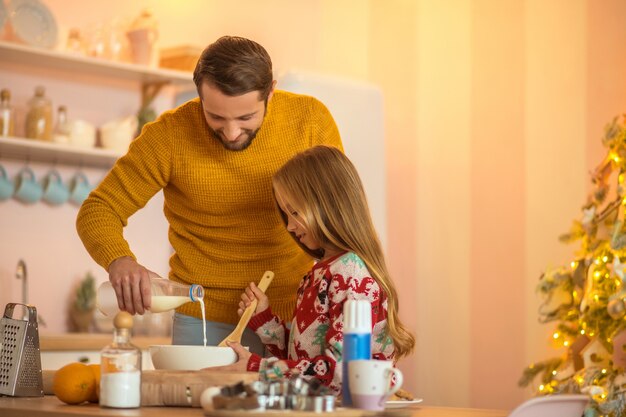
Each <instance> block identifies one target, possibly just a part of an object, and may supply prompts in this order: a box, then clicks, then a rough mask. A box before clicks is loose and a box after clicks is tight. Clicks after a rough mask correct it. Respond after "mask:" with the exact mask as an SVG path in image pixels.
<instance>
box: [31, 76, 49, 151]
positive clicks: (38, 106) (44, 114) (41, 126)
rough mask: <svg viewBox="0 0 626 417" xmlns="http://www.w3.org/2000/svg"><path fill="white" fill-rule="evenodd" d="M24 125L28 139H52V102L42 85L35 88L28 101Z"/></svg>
mask: <svg viewBox="0 0 626 417" xmlns="http://www.w3.org/2000/svg"><path fill="white" fill-rule="evenodd" d="M25 127H26V129H25V133H26V137H27V138H29V139H38V140H46V141H49V140H52V127H53V126H52V102H51V101H50V99H49V98H48V97H46V89H45V88H44V87H42V86H37V87H36V88H35V95H34V96H33V97H32V98H31V99H30V100H29V101H28V113H26V126H25Z"/></svg>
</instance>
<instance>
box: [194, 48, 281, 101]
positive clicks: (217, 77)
mask: <svg viewBox="0 0 626 417" xmlns="http://www.w3.org/2000/svg"><path fill="white" fill-rule="evenodd" d="M273 81H274V76H273V73H272V60H271V59H270V56H269V54H268V53H267V51H266V50H265V48H263V47H262V46H261V45H259V44H258V43H256V42H254V41H251V40H249V39H246V38H241V37H238V36H222V37H221V38H219V39H218V40H217V41H215V42H213V43H212V44H210V45H209V46H207V47H206V49H205V50H204V51H203V52H202V55H201V56H200V59H199V60H198V63H197V64H196V69H195V70H194V72H193V82H194V83H195V84H196V88H197V90H198V94H200V87H201V86H202V84H203V83H204V82H209V83H211V84H212V85H214V86H215V87H217V88H218V89H219V90H220V91H221V92H222V93H224V94H226V95H227V96H239V95H242V94H246V93H249V92H251V91H258V92H259V94H260V99H261V100H266V99H267V98H268V96H269V94H270V91H271V89H272V82H273Z"/></svg>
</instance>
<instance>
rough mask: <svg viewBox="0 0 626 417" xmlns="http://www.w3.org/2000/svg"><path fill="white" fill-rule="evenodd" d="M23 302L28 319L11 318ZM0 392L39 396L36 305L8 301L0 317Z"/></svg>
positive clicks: (41, 381)
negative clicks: (16, 307)
mask: <svg viewBox="0 0 626 417" xmlns="http://www.w3.org/2000/svg"><path fill="white" fill-rule="evenodd" d="M16 305H22V306H24V307H26V309H27V310H28V320H21V319H14V318H13V317H12V316H13V310H14V308H15V306H16ZM0 338H1V339H0V395H10V396H13V397H42V396H43V379H42V373H41V353H40V351H39V329H38V326H37V309H36V308H35V306H32V305H28V304H20V303H8V304H7V306H6V307H5V309H4V317H2V319H0Z"/></svg>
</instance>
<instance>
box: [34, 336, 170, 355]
mask: <svg viewBox="0 0 626 417" xmlns="http://www.w3.org/2000/svg"><path fill="white" fill-rule="evenodd" d="M112 340H113V334H109V333H50V334H46V333H41V334H40V335H39V348H40V349H41V351H45V352H50V351H89V350H97V351H99V350H101V349H102V348H103V347H105V346H106V345H108V344H110V343H111V341H112ZM131 342H132V343H133V345H135V346H137V347H138V348H140V349H148V347H149V346H150V345H170V344H171V343H172V340H171V339H170V338H169V337H147V336H135V337H133V338H132V339H131Z"/></svg>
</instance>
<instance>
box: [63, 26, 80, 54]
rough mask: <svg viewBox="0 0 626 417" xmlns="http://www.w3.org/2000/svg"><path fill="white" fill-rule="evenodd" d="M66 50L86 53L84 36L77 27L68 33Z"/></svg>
mask: <svg viewBox="0 0 626 417" xmlns="http://www.w3.org/2000/svg"><path fill="white" fill-rule="evenodd" d="M65 50H66V51H67V52H72V53H75V54H80V55H83V54H84V53H85V49H84V46H83V38H82V36H81V34H80V30H79V29H77V28H72V29H70V32H69V34H68V35H67V43H66V44H65Z"/></svg>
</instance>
